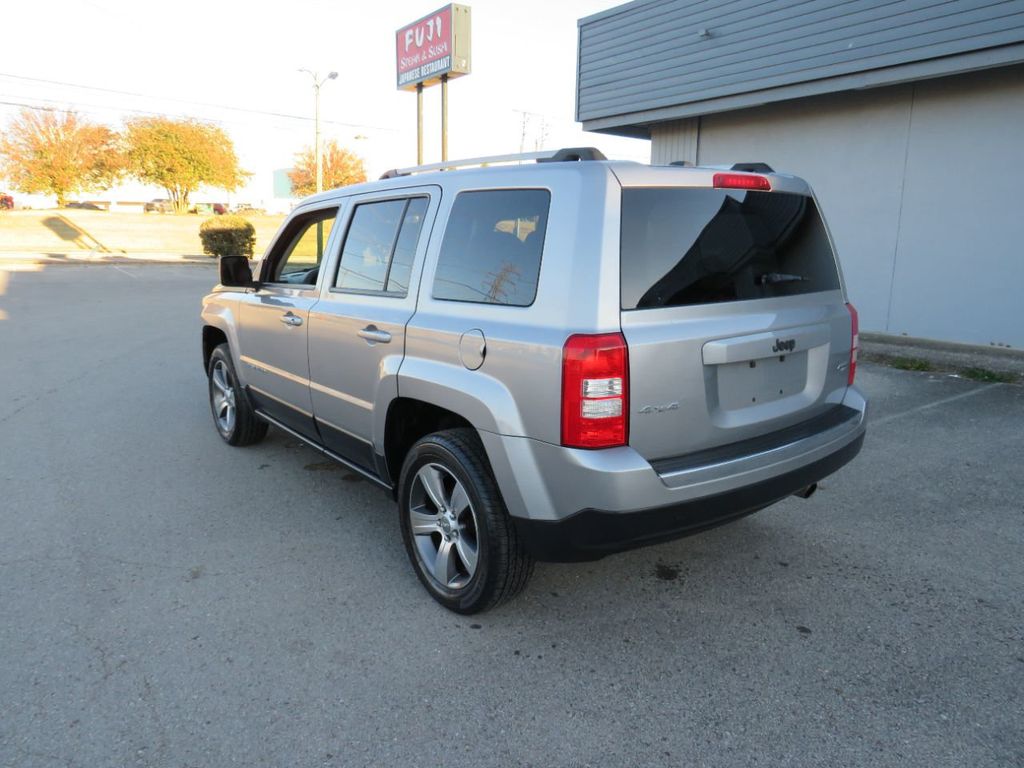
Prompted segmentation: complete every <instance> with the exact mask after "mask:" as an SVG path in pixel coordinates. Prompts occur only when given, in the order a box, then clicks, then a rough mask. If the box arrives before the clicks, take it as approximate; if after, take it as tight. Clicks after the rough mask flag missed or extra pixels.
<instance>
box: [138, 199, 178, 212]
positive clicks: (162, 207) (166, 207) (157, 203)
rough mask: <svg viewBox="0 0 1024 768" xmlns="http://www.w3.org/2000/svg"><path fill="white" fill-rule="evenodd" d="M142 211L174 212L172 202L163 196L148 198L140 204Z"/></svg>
mask: <svg viewBox="0 0 1024 768" xmlns="http://www.w3.org/2000/svg"><path fill="white" fill-rule="evenodd" d="M142 211H143V213H174V204H173V203H171V201H170V200H168V199H167V198H164V197H158V198H155V199H153V200H150V201H149V202H148V203H146V204H145V205H144V206H142Z"/></svg>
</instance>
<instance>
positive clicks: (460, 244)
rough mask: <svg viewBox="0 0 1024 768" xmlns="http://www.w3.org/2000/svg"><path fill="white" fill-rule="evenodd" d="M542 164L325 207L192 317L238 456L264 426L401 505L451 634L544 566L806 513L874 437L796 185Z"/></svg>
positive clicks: (397, 174)
mask: <svg viewBox="0 0 1024 768" xmlns="http://www.w3.org/2000/svg"><path fill="white" fill-rule="evenodd" d="M539 154H540V157H538V154H532V155H527V156H525V157H516V156H513V157H511V158H510V157H505V158H488V159H487V162H488V163H497V162H501V161H510V160H511V161H515V160H519V161H520V164H518V165H505V166H501V165H485V167H481V168H471V169H468V168H467V169H463V170H449V169H453V168H457V167H459V166H460V164H459V163H457V162H454V163H445V164H438V165H436V166H425V167H423V168H418V169H406V170H404V171H391V172H388V173H387V174H385V176H384V177H383V178H382V180H380V181H376V182H371V183H366V184H358V185H354V186H349V187H345V188H343V189H338V190H334V191H331V192H325V193H323V194H319V195H316V196H314V197H311V198H308V199H306V200H304V201H303V202H302V203H301V204H300V205H299V206H298V207H296V209H295V210H294V211H293V212H292V214H291V215H290V216H289V217H288V218H287V219H286V220H285V222H284V224H283V225H282V226H281V229H280V230H279V232H278V234H277V236H276V238H275V239H274V240H273V241H272V243H271V244H270V247H269V248H268V249H267V251H266V253H265V254H264V255H263V257H262V259H261V260H260V261H259V263H258V265H257V266H256V269H255V275H253V273H252V271H251V270H250V265H249V262H248V261H247V260H246V259H245V258H244V257H240V256H236V257H222V258H221V262H220V267H221V271H220V285H218V286H217V287H215V288H214V290H213V292H212V293H210V294H209V295H207V296H206V297H205V298H204V299H203V305H202V312H201V317H202V326H203V327H202V351H203V364H204V366H205V368H206V372H207V377H208V394H209V399H210V406H211V410H212V413H213V420H214V425H215V427H216V429H217V431H218V432H219V433H220V436H221V437H222V438H223V439H224V441H225V442H227V443H228V444H229V445H234V446H242V445H249V444H252V443H255V442H258V441H259V440H260V439H262V438H263V436H264V435H265V434H266V432H267V428H268V425H275V426H277V427H279V428H281V429H283V430H285V431H286V432H288V433H289V434H291V435H293V436H295V437H297V438H299V439H300V440H303V441H305V442H306V443H308V444H309V445H311V446H312V447H313V448H315V449H316V450H318V451H320V452H322V453H323V454H325V455H326V456H328V457H330V458H331V459H334V460H336V461H338V462H340V463H341V464H343V465H345V466H347V467H349V468H350V469H351V470H352V471H353V472H356V473H358V474H360V475H362V476H363V477H365V478H367V479H369V480H371V481H372V482H374V483H377V484H378V485H380V486H382V487H384V488H386V489H388V490H389V491H390V492H391V493H392V494H393V496H394V498H395V499H396V501H397V504H398V514H399V524H400V529H401V532H402V537H403V541H404V544H405V548H406V552H407V553H408V556H409V560H410V562H411V564H412V566H413V568H414V570H415V572H416V574H417V576H418V577H419V580H420V581H421V583H422V584H423V585H424V587H425V588H426V590H427V591H428V592H429V593H430V595H431V596H432V597H433V598H434V599H436V600H437V601H438V602H439V603H441V604H442V605H444V606H446V607H447V608H449V609H451V610H453V611H457V612H460V613H473V612H476V611H481V610H485V609H487V608H490V607H492V606H494V605H497V604H499V603H500V602H502V601H504V600H507V599H508V598H510V597H512V596H513V595H515V594H516V593H517V592H519V591H520V590H522V589H523V587H524V586H525V585H526V582H527V580H528V579H529V577H530V574H531V573H532V571H533V566H534V562H535V561H538V560H552V561H572V560H588V559H596V558H599V557H603V556H604V555H607V554H610V553H612V552H618V551H621V550H624V549H629V548H633V547H638V546H642V545H644V544H648V543H652V542H657V541H664V540H666V539H671V538H674V537H679V536H685V535H689V534H692V533H696V532H698V531H701V530H705V529H707V528H711V527H713V526H717V525H721V524H723V523H726V522H729V521H732V520H736V519H738V518H740V517H742V516H744V515H747V514H750V513H752V512H756V511H758V510H760V509H763V508H764V507H767V506H769V505H771V504H773V503H775V502H777V501H779V500H781V499H784V498H786V497H788V496H791V495H795V496H799V497H802V498H807V497H808V496H810V495H811V493H813V492H814V491H815V489H816V487H817V482H818V481H819V480H821V479H822V478H823V477H825V476H826V475H828V474H830V473H832V472H834V471H836V470H837V469H839V468H840V467H841V466H843V465H844V464H846V463H847V462H848V461H850V460H851V459H852V458H853V457H854V456H855V455H856V454H857V453H858V451H859V450H860V447H861V444H862V442H863V439H864V434H865V424H866V415H867V402H866V400H865V398H864V396H863V395H862V394H861V393H860V391H859V390H858V389H857V387H856V386H855V385H854V375H855V372H856V364H857V351H858V347H859V341H858V327H857V313H856V311H855V310H854V308H853V306H852V305H851V304H849V303H848V301H847V298H846V294H845V289H844V287H843V280H842V274H841V272H840V269H839V262H838V259H837V256H836V254H835V250H834V248H833V246H832V242H831V238H830V236H829V233H828V230H827V228H826V225H825V222H824V219H823V218H822V216H821V213H820V211H819V209H818V205H817V202H816V201H815V198H814V195H813V193H812V192H811V189H810V187H809V186H808V185H807V183H806V182H805V181H803V180H802V179H799V178H796V177H795V176H790V175H786V174H783V173H776V172H774V171H773V170H772V169H771V168H769V167H768V166H766V165H763V164H737V165H734V166H732V167H726V168H702V167H677V166H649V165H642V164H638V163H628V162H609V161H606V160H605V159H604V157H603V155H601V154H600V153H599V152H597V151H596V150H593V149H589V148H584V149H567V150H560V151H558V152H555V153H539ZM523 159H537V160H538V162H537V163H536V164H528V163H522V162H521V160H523ZM474 162H475V163H478V164H479V163H481V162H483V161H481V160H480V159H477V160H476V161H474ZM467 163H468V161H467ZM462 165H465V164H462ZM442 168H444V169H446V170H445V172H443V173H442V172H431V171H439V170H440V169H442Z"/></svg>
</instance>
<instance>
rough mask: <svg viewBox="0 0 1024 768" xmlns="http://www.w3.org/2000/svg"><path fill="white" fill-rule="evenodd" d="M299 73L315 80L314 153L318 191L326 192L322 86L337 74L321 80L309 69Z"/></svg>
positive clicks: (336, 74)
mask: <svg viewBox="0 0 1024 768" xmlns="http://www.w3.org/2000/svg"><path fill="white" fill-rule="evenodd" d="M299 72H305V73H306V74H307V75H309V76H310V77H311V78H313V97H314V107H313V122H314V124H315V127H314V140H313V153H314V154H315V155H316V191H317V192H323V191H324V153H323V148H322V147H321V146H320V86H322V85H323V84H324V83H326V82H327V81H328V80H334V79H335V78H337V77H338V73H337V72H330V73H328V75H327V77H325V78H323V79H322V80H321V79H320V75H319V73H317V72H312V71H310V70H308V69H300V70H299Z"/></svg>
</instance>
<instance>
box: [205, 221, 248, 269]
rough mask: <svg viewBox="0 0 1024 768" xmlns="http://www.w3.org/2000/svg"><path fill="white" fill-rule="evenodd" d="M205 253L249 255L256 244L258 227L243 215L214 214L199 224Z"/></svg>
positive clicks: (214, 254)
mask: <svg viewBox="0 0 1024 768" xmlns="http://www.w3.org/2000/svg"><path fill="white" fill-rule="evenodd" d="M199 239H200V240H202V241H203V253H208V254H210V255H211V256H248V257H249V258H252V251H253V247H254V246H255V245H256V228H255V227H254V226H253V225H252V224H251V223H250V221H249V220H248V219H246V218H245V217H243V216H232V215H230V214H228V215H225V216H213V217H212V218H209V219H207V220H206V221H204V222H203V223H202V224H200V225H199Z"/></svg>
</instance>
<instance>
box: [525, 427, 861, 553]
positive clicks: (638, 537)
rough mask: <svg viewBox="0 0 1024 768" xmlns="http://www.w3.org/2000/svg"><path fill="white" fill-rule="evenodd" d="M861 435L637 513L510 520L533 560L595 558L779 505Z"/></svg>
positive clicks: (855, 446)
mask: <svg viewBox="0 0 1024 768" xmlns="http://www.w3.org/2000/svg"><path fill="white" fill-rule="evenodd" d="M863 443H864V435H863V434H861V435H860V436H859V437H857V439H856V440H854V441H852V442H851V443H849V444H848V445H846V446H844V447H843V448H840V449H839V450H838V451H836V452H835V453H832V454H829V455H828V456H826V457H824V458H822V459H819V460H818V461H815V462H812V463H811V464H807V465H806V466H803V467H800V468H798V469H794V470H793V471H791V472H787V473H786V474H784V475H779V476H778V477H773V478H771V479H770V480H764V481H762V482H760V483H754V484H753V485H747V486H744V487H742V488H737V489H736V490H733V491H726V492H725V493H720V494H717V495H715V496H706V497H704V498H700V499H694V500H692V501H687V502H684V503H682V504H673V505H671V506H668V507H657V508H655V509H645V510H640V511H637V512H607V511H603V510H599V509H584V510H582V511H580V512H577V513H576V514H574V515H572V516H571V517H567V518H565V519H563V520H558V521H552V522H549V521H544V520H527V519H524V518H513V520H514V521H515V524H516V528H517V530H518V532H519V535H520V536H521V537H522V538H523V540H524V543H525V544H526V547H527V549H528V550H529V551H530V553H531V554H532V555H533V557H534V558H536V559H537V560H541V561H548V562H576V561H582V560H598V559H600V558H602V557H605V556H606V555H610V554H613V553H615V552H622V551H624V550H627V549H634V548H636V547H642V546H646V545H648V544H655V543H657V542H660V541H668V540H670V539H677V538H681V537H683V536H689V535H692V534H694V533H699V532H701V531H705V530H707V529H709V528H715V527H717V526H719V525H722V524H724V523H728V522H731V521H732V520H737V519H739V518H741V517H744V516H745V515H749V514H751V513H753V512H757V511H758V510H761V509H764V508H765V507H767V506H770V505H771V504H774V503H775V502H777V501H781V500H782V499H784V498H786V497H787V496H790V495H792V494H793V493H794V492H796V491H799V490H800V489H801V488H806V487H807V486H808V485H810V484H811V483H816V482H818V481H819V480H821V479H822V478H823V477H826V476H827V475H830V474H832V473H833V472H835V471H836V470H837V469H839V468H840V467H841V466H843V465H844V464H846V463H847V462H849V461H850V460H851V459H853V457H854V456H856V455H857V453H858V452H859V451H860V449H861V445H862V444H863Z"/></svg>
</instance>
